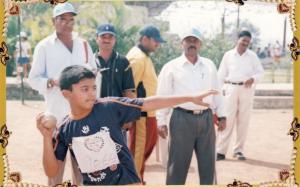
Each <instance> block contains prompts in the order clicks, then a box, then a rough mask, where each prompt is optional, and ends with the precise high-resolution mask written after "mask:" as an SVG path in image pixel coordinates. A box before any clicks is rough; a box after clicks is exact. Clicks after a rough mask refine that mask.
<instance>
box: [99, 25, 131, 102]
mask: <svg viewBox="0 0 300 187" xmlns="http://www.w3.org/2000/svg"><path fill="white" fill-rule="evenodd" d="M116 40H117V39H116V30H115V28H114V26H113V25H111V24H102V25H100V26H99V27H98V28H97V38H96V41H97V44H98V48H99V49H98V51H97V52H96V64H97V66H98V69H99V70H100V72H101V75H102V76H101V77H102V78H101V79H102V81H101V91H100V92H101V93H100V95H98V97H108V96H116V97H133V96H134V95H133V92H134V81H133V77H132V71H131V68H130V67H129V62H128V60H127V59H126V57H124V56H122V55H121V54H119V53H118V52H116V51H115V50H114V46H115V43H116Z"/></svg>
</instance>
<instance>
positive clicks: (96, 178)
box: [88, 172, 106, 182]
mask: <svg viewBox="0 0 300 187" xmlns="http://www.w3.org/2000/svg"><path fill="white" fill-rule="evenodd" d="M88 177H89V178H90V181H91V182H101V181H102V180H103V179H105V177H106V173H104V172H100V173H99V176H93V175H92V174H88Z"/></svg>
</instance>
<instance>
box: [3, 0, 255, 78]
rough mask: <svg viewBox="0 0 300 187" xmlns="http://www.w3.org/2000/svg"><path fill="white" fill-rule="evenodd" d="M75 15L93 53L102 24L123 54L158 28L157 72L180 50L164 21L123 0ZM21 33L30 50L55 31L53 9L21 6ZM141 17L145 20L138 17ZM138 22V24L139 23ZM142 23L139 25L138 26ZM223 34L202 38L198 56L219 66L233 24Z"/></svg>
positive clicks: (82, 7)
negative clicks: (147, 28)
mask: <svg viewBox="0 0 300 187" xmlns="http://www.w3.org/2000/svg"><path fill="white" fill-rule="evenodd" d="M73 5H74V6H75V9H76V10H77V12H78V15H77V16H76V18H75V28H74V30H75V32H78V33H79V35H80V36H82V37H83V38H85V39H87V40H88V42H89V43H90V45H91V47H92V49H93V51H96V50H97V48H98V46H97V44H96V41H95V39H96V28H97V27H98V26H99V25H100V24H103V23H112V24H113V25H114V26H115V28H116V31H117V43H116V46H115V50H116V51H118V52H119V53H121V54H123V55H126V53H127V52H128V51H129V49H130V48H131V47H133V46H134V45H136V43H137V42H138V38H139V33H138V31H139V29H140V28H141V27H142V26H144V25H146V24H154V25H156V26H158V27H159V28H160V30H161V33H162V35H163V37H164V38H165V40H166V41H167V42H166V43H163V44H162V45H161V46H160V47H159V48H158V50H157V51H156V52H155V53H154V54H151V57H152V59H153V62H154V64H155V68H156V71H157V73H159V71H160V69H161V68H162V66H163V65H164V64H165V63H167V62H168V61H170V60H172V59H174V58H176V57H178V56H179V55H180V54H181V53H182V51H181V43H180V42H181V41H180V39H179V37H178V35H176V34H170V33H167V31H168V30H169V25H168V23H167V22H163V21H159V20H155V19H154V18H148V17H147V15H146V14H145V13H144V12H143V11H140V12H138V11H134V12H132V9H131V8H130V7H128V6H127V5H125V4H124V2H123V1H111V2H106V1H97V2H84V3H82V2H73ZM21 10H22V17H21V18H22V19H21V20H22V21H21V30H22V31H26V32H27V34H28V35H29V38H28V39H29V42H30V43H31V46H32V47H33V49H32V51H34V47H35V46H36V44H37V43H38V42H39V41H40V40H42V39H43V38H45V37H46V36H48V35H49V34H51V33H52V32H53V31H54V28H53V23H52V7H51V5H49V4H47V3H39V4H31V3H30V4H22V6H21ZM137 12H138V15H137V14H134V13H137ZM141 17H144V18H141ZM138 20H139V21H138ZM141 21H142V23H141ZM240 25H241V28H247V29H248V30H250V32H252V33H253V36H254V37H253V44H254V45H258V44H259V29H258V28H256V27H255V26H254V25H253V24H251V23H250V22H248V21H247V20H245V21H242V22H241V24H240ZM225 30H226V31H225V33H224V35H222V34H221V33H216V34H215V35H213V37H211V38H204V40H203V42H202V43H203V45H202V48H201V51H200V55H202V56H204V57H207V58H210V59H212V60H213V62H214V63H215V64H216V65H217V67H218V65H219V63H220V61H221V59H222V57H223V54H224V53H225V52H226V51H227V50H229V49H231V48H232V47H234V45H235V41H236V33H237V31H236V28H235V24H233V23H229V24H227V25H226V27H225ZM18 32H19V30H18V22H17V17H10V18H9V22H8V33H7V41H8V42H7V43H8V48H9V54H10V55H11V56H12V54H13V51H14V50H15V49H14V46H15V44H16V41H17V35H18ZM10 61H11V62H10V63H9V64H8V66H7V75H11V73H12V71H13V69H14V66H15V65H14V59H13V58H11V60H10Z"/></svg>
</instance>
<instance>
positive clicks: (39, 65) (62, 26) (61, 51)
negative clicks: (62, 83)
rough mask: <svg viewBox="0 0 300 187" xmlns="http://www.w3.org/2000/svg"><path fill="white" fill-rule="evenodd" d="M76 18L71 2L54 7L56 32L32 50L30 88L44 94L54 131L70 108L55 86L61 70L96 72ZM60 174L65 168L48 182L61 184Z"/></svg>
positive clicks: (57, 86) (74, 167)
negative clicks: (79, 67)
mask: <svg viewBox="0 0 300 187" xmlns="http://www.w3.org/2000/svg"><path fill="white" fill-rule="evenodd" d="M76 15H77V13H76V11H75V9H74V7H73V6H72V4H70V3H60V4H58V5H56V6H55V7H54V9H53V18H52V19H53V25H54V27H55V32H54V33H53V34H51V35H50V36H48V37H46V38H44V39H43V40H42V41H40V42H39V43H38V44H37V46H36V47H35V50H34V55H33V64H32V68H31V71H30V73H29V78H28V82H29V84H30V86H31V87H32V88H33V89H35V90H37V91H39V93H41V94H43V96H44V98H45V102H46V110H47V111H48V112H50V113H52V114H53V115H54V116H55V117H56V119H57V121H58V123H57V128H58V127H59V125H60V124H61V122H62V120H63V118H64V117H65V116H66V115H67V114H68V113H69V112H70V106H69V104H68V102H67V100H66V99H65V98H64V97H63V95H62V93H61V91H60V89H59V85H58V77H59V75H60V73H61V71H62V70H63V69H64V68H66V67H68V66H70V65H83V66H87V67H89V68H90V69H96V63H95V60H94V55H93V52H92V49H91V47H90V46H89V44H88V43H87V41H85V40H83V39H82V38H80V37H78V36H77V34H76V33H73V32H72V31H73V27H74V19H75V18H74V17H75V16H76ZM72 166H73V170H74V173H73V183H74V184H78V185H79V183H80V181H81V178H80V176H81V175H80V173H79V172H78V171H77V170H78V169H77V168H76V166H75V164H73V161H72ZM63 171H64V168H61V169H60V172H59V174H58V176H56V177H55V178H51V179H50V178H49V180H48V183H49V184H50V185H55V184H58V183H62V177H63ZM75 172H76V173H75ZM75 180H76V181H75Z"/></svg>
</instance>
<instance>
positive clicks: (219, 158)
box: [217, 153, 225, 161]
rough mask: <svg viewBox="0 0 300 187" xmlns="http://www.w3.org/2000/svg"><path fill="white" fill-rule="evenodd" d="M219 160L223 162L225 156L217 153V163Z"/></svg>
mask: <svg viewBox="0 0 300 187" xmlns="http://www.w3.org/2000/svg"><path fill="white" fill-rule="evenodd" d="M219 160H225V155H224V154H220V153H217V161H219Z"/></svg>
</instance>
